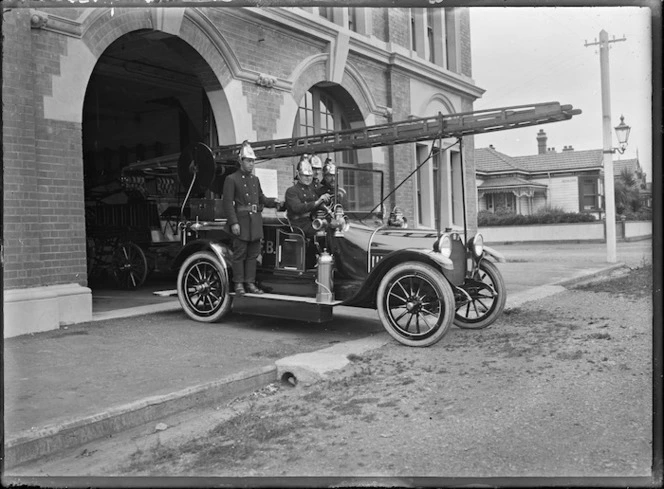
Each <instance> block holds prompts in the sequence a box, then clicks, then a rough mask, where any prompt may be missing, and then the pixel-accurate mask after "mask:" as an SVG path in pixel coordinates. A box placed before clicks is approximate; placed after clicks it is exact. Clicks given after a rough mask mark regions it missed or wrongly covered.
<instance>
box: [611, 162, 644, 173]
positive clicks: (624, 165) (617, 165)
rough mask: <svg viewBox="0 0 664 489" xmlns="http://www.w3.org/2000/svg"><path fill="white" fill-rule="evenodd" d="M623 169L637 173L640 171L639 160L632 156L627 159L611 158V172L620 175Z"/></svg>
mask: <svg viewBox="0 0 664 489" xmlns="http://www.w3.org/2000/svg"><path fill="white" fill-rule="evenodd" d="M623 170H627V171H629V172H630V173H637V172H640V171H641V165H640V164H639V160H637V159H636V158H632V159H629V160H613V174H614V175H616V176H617V175H620V174H621V173H622V171H623Z"/></svg>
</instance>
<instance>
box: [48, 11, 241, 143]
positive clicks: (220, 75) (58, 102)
mask: <svg viewBox="0 0 664 489" xmlns="http://www.w3.org/2000/svg"><path fill="white" fill-rule="evenodd" d="M162 10H164V9H159V8H151V9H137V8H125V9H121V8H117V9H115V11H114V13H113V15H111V9H110V8H98V9H89V10H86V12H85V13H84V14H83V15H81V17H79V22H80V24H79V25H78V27H75V28H71V26H69V31H67V32H64V31H63V30H62V29H58V28H57V27H58V25H57V24H56V26H55V27H56V29H53V30H56V31H58V32H60V33H61V34H64V35H66V36H68V37H67V53H66V55H64V56H61V58H60V65H61V68H60V76H54V77H53V78H52V92H51V95H50V96H46V97H45V98H44V117H45V118H47V119H56V120H66V121H70V122H76V123H81V122H82V114H83V103H84V99H85V92H86V89H87V85H88V83H89V81H90V76H91V75H92V72H93V70H94V68H95V66H96V64H97V62H98V60H99V58H100V57H101V56H102V55H103V53H104V51H105V50H106V49H107V48H108V47H109V46H110V45H111V44H112V43H113V42H114V41H116V40H117V39H118V38H120V37H122V36H123V35H125V34H128V33H130V32H133V31H136V30H141V29H149V30H163V31H164V32H167V33H169V34H172V35H174V36H176V37H178V38H180V39H181V40H182V41H184V42H186V43H187V44H188V45H189V46H190V47H191V48H193V49H194V50H195V51H196V52H197V53H198V54H199V55H200V56H201V58H202V59H203V60H204V61H205V62H206V63H207V66H208V67H209V70H210V73H209V75H211V76H206V77H204V78H205V80H204V79H201V83H202V85H203V86H204V88H205V89H206V91H207V92H208V97H209V98H210V100H211V102H213V103H211V105H212V108H213V111H214V115H215V120H216V121H217V129H218V132H219V140H220V141H223V142H229V143H231V142H235V132H236V131H235V128H234V124H233V122H232V121H233V117H232V114H231V111H230V105H229V103H228V100H225V101H224V100H222V99H223V98H224V97H225V94H224V92H223V90H222V89H221V87H222V86H226V85H228V84H229V83H230V82H232V81H233V78H234V76H235V75H242V74H243V71H242V69H241V68H240V65H239V62H238V60H237V58H236V57H235V55H234V54H233V52H232V50H231V49H230V46H229V45H228V43H227V42H226V40H225V39H224V37H223V36H222V35H221V33H220V32H219V31H218V30H217V29H216V28H215V27H214V26H213V25H211V24H210V21H209V19H207V18H206V17H205V16H204V15H203V14H201V12H200V11H199V10H198V9H195V8H186V9H185V8H182V9H168V15H167V17H168V18H167V19H164V16H163V15H162V16H160V15H159V12H160V11H162ZM43 25H49V26H50V25H51V24H49V17H48V16H46V20H45V21H44V23H43ZM244 75H245V78H252V76H253V75H251V74H249V75H247V74H246V73H244ZM213 78H216V80H218V83H214V80H213ZM252 81H253V79H252Z"/></svg>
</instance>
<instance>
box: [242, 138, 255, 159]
mask: <svg viewBox="0 0 664 489" xmlns="http://www.w3.org/2000/svg"><path fill="white" fill-rule="evenodd" d="M238 158H239V159H240V160H241V159H243V158H249V159H252V160H255V159H256V155H255V154H254V150H253V148H252V147H251V145H250V144H249V141H244V142H243V143H242V147H241V148H240V153H239V154H238Z"/></svg>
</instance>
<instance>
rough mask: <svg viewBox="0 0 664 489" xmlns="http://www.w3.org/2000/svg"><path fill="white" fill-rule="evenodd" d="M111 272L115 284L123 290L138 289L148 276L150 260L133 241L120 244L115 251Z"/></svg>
mask: <svg viewBox="0 0 664 489" xmlns="http://www.w3.org/2000/svg"><path fill="white" fill-rule="evenodd" d="M111 270H112V273H113V278H114V279H115V282H116V283H117V284H118V285H119V286H120V287H122V288H123V289H128V290H133V289H137V288H138V287H140V286H141V285H143V282H145V278H146V277H147V276H148V260H147V259H146V258H145V253H143V250H142V249H141V247H140V246H138V245H137V244H136V243H132V242H131V241H126V242H124V243H120V244H119V245H118V247H117V248H116V249H115V251H113V256H112V258H111Z"/></svg>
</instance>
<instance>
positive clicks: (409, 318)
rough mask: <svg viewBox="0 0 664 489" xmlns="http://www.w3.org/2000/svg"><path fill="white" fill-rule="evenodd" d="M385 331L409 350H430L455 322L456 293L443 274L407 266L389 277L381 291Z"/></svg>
mask: <svg viewBox="0 0 664 489" xmlns="http://www.w3.org/2000/svg"><path fill="white" fill-rule="evenodd" d="M377 303H378V316H379V317H380V320H381V322H382V323H383V327H384V328H385V329H386V330H387V332H388V333H389V334H390V335H392V337H393V338H395V339H396V340H397V341H399V342H400V343H403V344H404V345H407V346H430V345H433V344H434V343H436V342H437V341H438V340H440V339H441V338H442V337H443V336H444V335H445V333H446V332H447V331H448V329H449V328H450V326H451V325H452V321H453V319H454V293H453V292H452V288H451V287H450V285H449V283H448V282H447V280H446V279H445V277H444V276H443V274H442V273H441V272H439V271H437V270H436V269H435V268H433V267H432V266H430V265H427V264H425V263H420V262H405V263H402V264H400V265H397V266H396V267H394V268H393V269H392V270H390V271H389V272H387V273H386V274H385V277H383V280H382V281H381V283H380V286H379V287H378V296H377Z"/></svg>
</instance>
